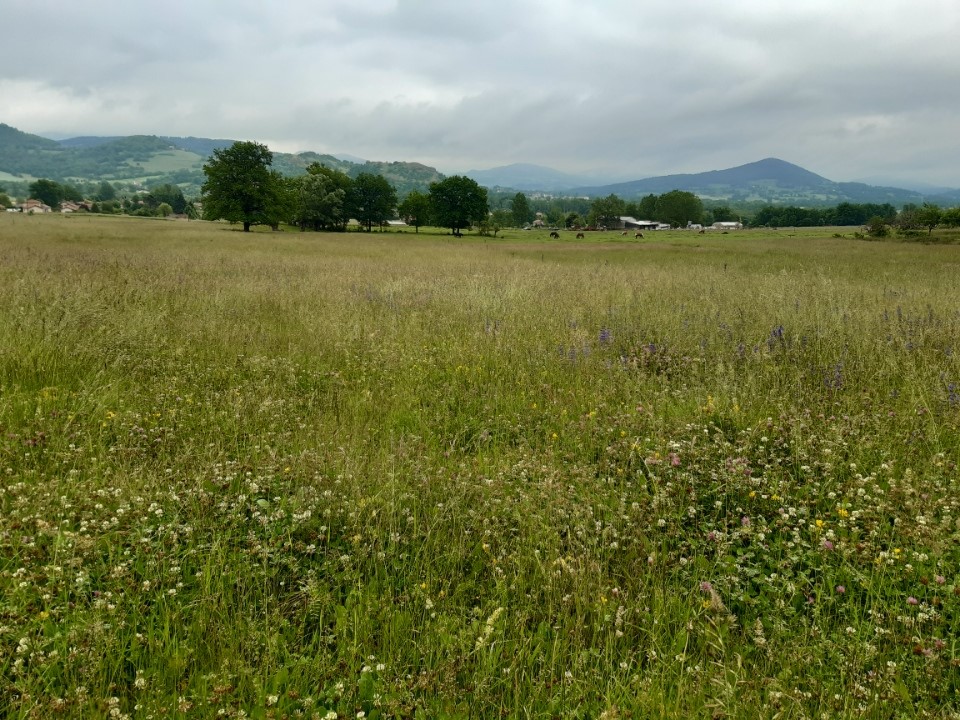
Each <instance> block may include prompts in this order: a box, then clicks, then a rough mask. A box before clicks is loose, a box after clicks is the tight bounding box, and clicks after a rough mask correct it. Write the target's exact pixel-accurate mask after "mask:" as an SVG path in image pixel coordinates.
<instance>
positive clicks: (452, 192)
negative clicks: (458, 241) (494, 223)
mask: <svg viewBox="0 0 960 720" xmlns="http://www.w3.org/2000/svg"><path fill="white" fill-rule="evenodd" d="M488 212H489V207H488V205H487V190H486V188H482V187H480V185H478V184H477V181H476V180H473V179H471V178H468V177H466V176H463V175H454V176H452V177H448V178H446V179H445V180H440V181H439V182H434V183H431V184H430V216H431V218H432V220H433V222H435V223H436V224H437V225H440V226H442V227H448V228H450V229H451V230H452V231H453V232H454V233H457V232H459V231H460V230H461V229H463V228H467V227H470V225H471V224H472V223H479V222H481V221H482V220H485V219H486V217H487V213H488Z"/></svg>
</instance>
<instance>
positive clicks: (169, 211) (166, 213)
mask: <svg viewBox="0 0 960 720" xmlns="http://www.w3.org/2000/svg"><path fill="white" fill-rule="evenodd" d="M157 212H158V213H160V216H161V217H170V216H171V215H173V208H172V207H171V206H170V203H165V202H163V203H160V204H159V205H158V206H157Z"/></svg>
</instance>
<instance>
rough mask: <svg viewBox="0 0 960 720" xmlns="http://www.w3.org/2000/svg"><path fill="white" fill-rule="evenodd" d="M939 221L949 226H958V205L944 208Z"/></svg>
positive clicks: (959, 221) (959, 214)
mask: <svg viewBox="0 0 960 720" xmlns="http://www.w3.org/2000/svg"><path fill="white" fill-rule="evenodd" d="M940 222H941V223H942V224H943V225H945V226H947V227H950V228H955V227H960V207H954V208H948V209H946V210H944V211H943V214H942V215H941V216H940Z"/></svg>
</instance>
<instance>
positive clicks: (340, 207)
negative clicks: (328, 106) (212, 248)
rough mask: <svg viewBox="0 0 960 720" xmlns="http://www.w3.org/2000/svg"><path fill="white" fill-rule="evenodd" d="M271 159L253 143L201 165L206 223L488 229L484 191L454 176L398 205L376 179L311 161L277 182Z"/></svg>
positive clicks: (236, 146)
mask: <svg viewBox="0 0 960 720" xmlns="http://www.w3.org/2000/svg"><path fill="white" fill-rule="evenodd" d="M272 163H273V153H272V152H271V151H270V150H269V149H268V148H267V147H266V146H265V145H261V144H260V143H255V142H236V143H234V144H233V145H231V146H230V147H228V148H221V149H218V150H215V151H214V153H213V155H212V157H211V158H210V160H209V162H207V164H206V165H204V167H203V173H204V175H205V177H206V180H205V182H204V184H203V189H202V195H201V200H202V202H203V215H204V217H205V218H207V219H209V220H227V221H229V222H233V223H240V224H242V225H243V229H244V230H245V231H249V230H250V228H251V226H253V225H269V226H271V227H274V228H276V227H278V226H279V225H280V223H289V224H291V225H296V226H299V227H300V229H301V230H318V231H319V230H326V231H330V230H333V231H336V230H345V229H346V227H347V223H348V222H349V221H350V220H351V219H356V220H357V221H358V222H359V223H360V224H361V226H363V227H364V228H365V229H366V230H367V231H368V232H370V231H372V229H373V226H374V225H377V226H380V227H382V226H383V225H384V223H386V222H387V221H388V220H390V219H392V218H395V217H398V216H399V217H402V218H404V219H405V220H406V221H407V222H408V223H409V224H411V225H413V226H414V227H415V228H416V229H417V231H418V232H419V230H420V227H421V226H423V225H427V224H434V225H439V226H442V227H449V228H450V229H451V231H452V232H453V233H454V234H458V233H459V232H460V231H461V230H462V229H465V228H467V227H471V226H473V225H478V226H480V227H481V228H482V227H484V226H489V205H488V201H487V191H486V188H482V187H480V186H479V185H478V184H477V182H476V181H474V180H471V179H470V178H467V177H462V176H458V175H455V176H453V177H448V178H446V179H444V180H440V181H437V182H434V183H431V184H430V192H429V193H428V194H425V193H421V192H419V191H414V192H411V193H409V194H408V195H407V196H406V198H404V200H403V202H398V198H397V191H396V189H395V188H394V187H393V185H391V184H390V182H389V181H388V180H387V179H386V178H384V177H383V176H382V175H375V174H373V173H360V174H359V175H357V176H356V177H355V178H351V177H350V176H349V175H347V174H346V173H344V172H341V171H340V170H336V169H334V168H330V167H327V166H326V165H323V164H322V163H312V164H310V165H309V166H307V168H306V173H305V174H303V175H299V176H297V177H284V176H283V175H281V174H280V173H279V172H278V171H276V170H274V169H272V167H271V165H272Z"/></svg>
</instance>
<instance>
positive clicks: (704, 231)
mask: <svg viewBox="0 0 960 720" xmlns="http://www.w3.org/2000/svg"><path fill="white" fill-rule="evenodd" d="M706 233H707V231H706V230H701V231H700V232H698V233H697V235H706Z"/></svg>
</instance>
